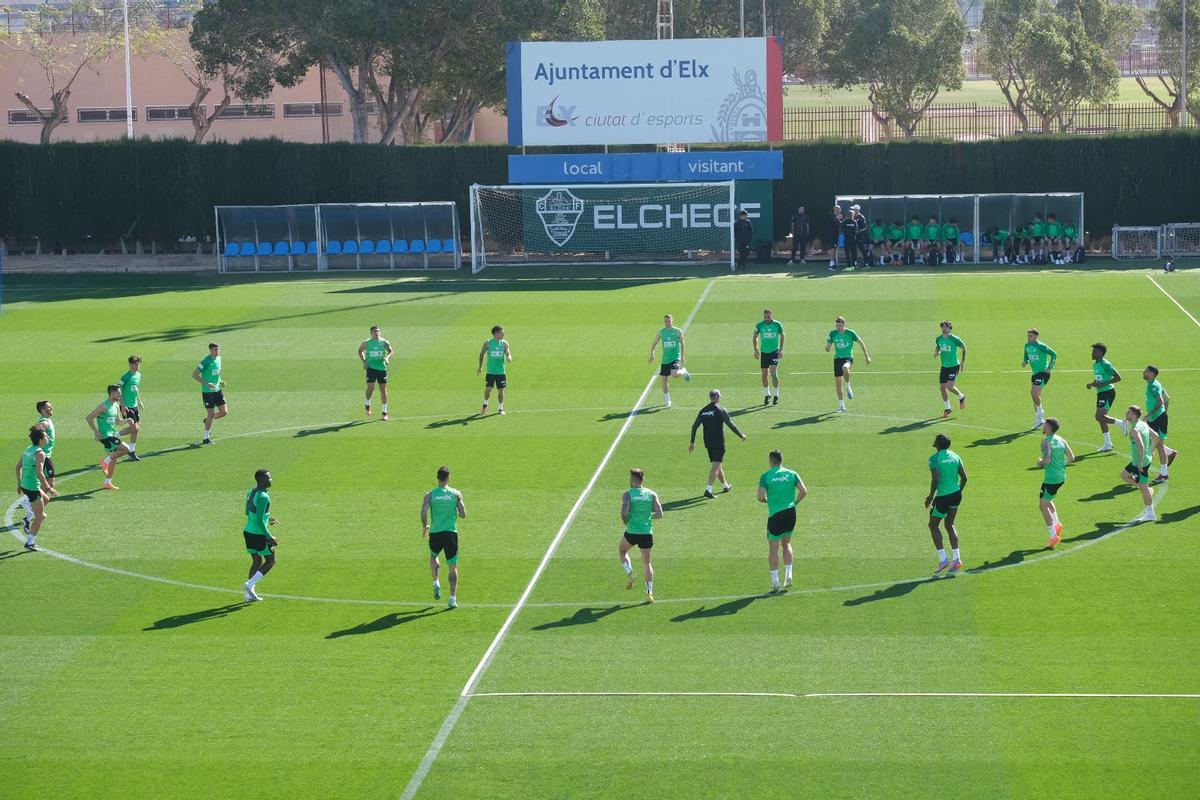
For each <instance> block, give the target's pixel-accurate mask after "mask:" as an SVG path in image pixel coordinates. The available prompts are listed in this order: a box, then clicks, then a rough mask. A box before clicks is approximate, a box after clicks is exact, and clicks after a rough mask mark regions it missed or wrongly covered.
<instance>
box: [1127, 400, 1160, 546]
mask: <svg viewBox="0 0 1200 800" xmlns="http://www.w3.org/2000/svg"><path fill="white" fill-rule="evenodd" d="M1141 417H1142V409H1141V408H1140V407H1139V406H1130V407H1129V408H1128V409H1127V410H1126V411H1125V422H1126V424H1127V425H1128V426H1129V457H1130V461H1129V463H1128V464H1127V465H1126V466H1125V469H1123V470H1121V480H1123V481H1125V482H1126V483H1128V484H1129V485H1130V486H1133V487H1136V488H1137V490H1138V491H1139V492H1140V493H1141V495H1142V504H1143V505H1144V506H1145V508H1144V509H1143V510H1142V514H1141V516H1139V517H1138V518H1137V519H1135V520H1134V522H1153V521H1154V520H1155V516H1154V490H1153V489H1151V488H1150V459H1151V457H1152V455H1153V453H1152V451H1151V449H1150V438H1151V436H1152V434H1151V432H1150V426H1149V425H1147V424H1146V422H1145V421H1144V420H1143V419H1142V418H1141Z"/></svg>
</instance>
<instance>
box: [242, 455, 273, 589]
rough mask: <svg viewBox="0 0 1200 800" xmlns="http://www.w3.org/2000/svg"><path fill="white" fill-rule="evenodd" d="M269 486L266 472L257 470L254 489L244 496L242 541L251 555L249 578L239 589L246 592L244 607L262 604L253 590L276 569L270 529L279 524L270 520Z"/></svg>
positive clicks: (268, 473)
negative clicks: (244, 521) (257, 603)
mask: <svg viewBox="0 0 1200 800" xmlns="http://www.w3.org/2000/svg"><path fill="white" fill-rule="evenodd" d="M271 483H272V481H271V473H270V471H269V470H265V469H260V470H256V471H255V473H254V488H253V489H251V490H250V491H249V492H247V493H246V502H245V506H246V525H245V527H244V528H243V529H242V537H243V538H244V539H245V541H246V552H247V553H249V554H250V575H249V576H248V577H247V580H246V582H245V583H243V584H242V589H243V590H245V592H246V602H247V603H253V602H255V601H256V600H262V598H261V597H259V596H258V592H256V591H254V587H255V586H257V585H258V582H259V581H261V580H262V579H263V576H265V575H266V574H267V573H268V572H270V571H271V568H272V567H274V566H275V548H276V547H277V546H278V545H279V540H277V539H276V538H275V537H274V536H272V535H271V530H270V526H271V525H278V524H279V520H277V519H276V518H275V517H273V516H271V496H270V495H269V494H267V489H270V488H271Z"/></svg>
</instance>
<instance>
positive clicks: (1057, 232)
mask: <svg viewBox="0 0 1200 800" xmlns="http://www.w3.org/2000/svg"><path fill="white" fill-rule="evenodd" d="M1046 235H1047V236H1049V237H1050V238H1051V239H1057V238H1059V237H1060V236H1062V223H1061V222H1059V221H1058V220H1056V219H1052V220H1048V221H1047V222H1046Z"/></svg>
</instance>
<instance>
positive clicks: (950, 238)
mask: <svg viewBox="0 0 1200 800" xmlns="http://www.w3.org/2000/svg"><path fill="white" fill-rule="evenodd" d="M958 233H959V228H958V226H957V225H954V224H952V223H949V222H947V223H946V224H945V225H943V226H942V239H944V240H945V241H947V242H950V243H951V244H957V243H958Z"/></svg>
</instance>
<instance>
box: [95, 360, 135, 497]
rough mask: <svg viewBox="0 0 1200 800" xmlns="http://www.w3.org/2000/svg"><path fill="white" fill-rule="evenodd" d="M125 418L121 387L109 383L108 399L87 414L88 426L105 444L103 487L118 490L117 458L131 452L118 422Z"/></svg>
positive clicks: (97, 439) (101, 461)
mask: <svg viewBox="0 0 1200 800" xmlns="http://www.w3.org/2000/svg"><path fill="white" fill-rule="evenodd" d="M124 419H125V414H124V410H123V409H122V407H121V387H120V386H119V385H118V384H115V383H110V384H109V385H108V399H107V400H105V401H104V402H103V403H101V404H100V405H98V406H96V407H95V408H94V409H92V413H90V414H88V415H87V424H88V427H89V428H91V429H92V433H93V434H95V436H96V441H98V442H100V444H101V445H103V446H104V458H102V459H100V469H102V470H104V484H103V485H102V486H101V487H100V488H101V489H109V490H114V491H115V490H116V489H117V488H119V487H117V486H113V482H112V478H113V473H114V472H116V470H117V459H118V458H120V457H121V456H123V455H126V454H128V453H129V452H130V450H129V446H128V445H127V444H125V443H124V442H122V441H121V431H119V430H118V429H117V428H118V422H119V421H120V420H124Z"/></svg>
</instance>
